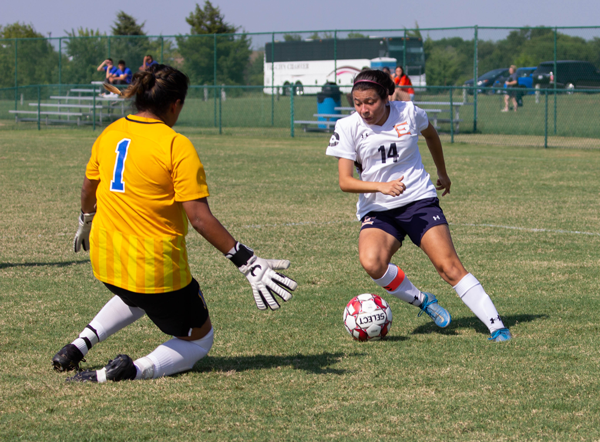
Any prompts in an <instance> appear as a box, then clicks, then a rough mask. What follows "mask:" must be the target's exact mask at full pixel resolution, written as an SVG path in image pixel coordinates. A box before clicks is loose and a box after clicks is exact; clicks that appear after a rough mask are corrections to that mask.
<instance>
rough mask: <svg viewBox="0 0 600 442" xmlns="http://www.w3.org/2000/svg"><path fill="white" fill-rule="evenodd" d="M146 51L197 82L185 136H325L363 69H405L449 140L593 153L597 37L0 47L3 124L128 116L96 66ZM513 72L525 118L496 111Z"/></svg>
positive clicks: (344, 37) (177, 40) (305, 34)
mask: <svg viewBox="0 0 600 442" xmlns="http://www.w3.org/2000/svg"><path fill="white" fill-rule="evenodd" d="M148 54H150V55H152V56H153V57H154V59H155V60H156V61H158V62H162V63H166V64H171V65H173V66H176V67H178V68H179V69H181V70H183V71H184V72H185V73H186V74H187V75H188V76H189V77H190V80H191V84H192V85H193V86H192V87H191V88H190V92H189V99H188V100H187V103H186V107H185V110H184V113H183V114H182V116H181V119H180V122H179V123H178V124H179V125H180V126H182V127H190V128H191V127H196V128H200V129H202V130H207V131H208V130H210V131H219V132H221V133H223V132H224V133H228V132H230V131H233V130H234V128H244V130H246V131H247V130H251V129H252V128H257V129H261V130H262V131H263V132H264V131H265V130H266V129H269V128H270V129H272V133H277V134H281V133H283V132H285V133H289V134H290V135H292V136H307V135H313V134H319V133H321V132H327V131H328V130H329V129H331V125H332V124H333V122H334V120H335V119H336V117H335V114H339V113H341V114H345V113H348V112H349V110H348V109H343V108H348V107H349V106H350V103H348V101H347V100H346V97H345V94H346V93H347V92H348V91H349V89H350V87H351V84H352V81H353V78H354V76H355V75H356V74H357V73H358V72H359V71H360V70H361V69H362V68H364V67H371V68H378V69H382V68H383V67H385V66H387V67H389V68H390V69H391V70H392V72H393V70H394V67H395V66H396V65H401V66H403V67H404V70H405V72H406V73H407V74H408V75H409V77H410V78H411V80H412V83H413V85H414V86H415V93H416V94H415V101H416V102H417V103H418V105H420V106H422V107H423V108H428V114H429V116H430V119H431V120H432V122H435V124H436V126H437V127H438V128H439V130H440V132H441V133H442V134H443V137H448V138H449V140H450V141H466V140H467V139H469V140H477V141H478V142H488V143H492V142H493V143H496V142H498V143H505V142H506V143H509V144H527V145H549V146H580V147H596V146H597V145H598V140H599V139H600V133H599V130H597V129H596V124H595V121H596V119H595V118H596V117H597V115H596V114H597V111H596V108H597V107H598V106H597V104H598V97H600V96H599V95H597V94H595V93H594V92H600V72H599V71H598V67H599V66H600V27H586V28H566V27H557V28H544V27H539V28H490V27H477V26H473V27H461V28H443V29H440V28H436V29H401V30H398V29H378V30H324V31H300V32H287V33H278V32H272V33H252V34H216V35H178V36H104V35H100V36H87V37H74V36H69V37H58V38H33V39H4V40H0V69H1V71H2V72H3V74H4V75H3V76H1V77H0V124H2V126H0V128H4V129H13V128H19V127H27V126H30V125H35V126H39V127H40V128H45V127H51V126H52V125H55V124H71V125H74V126H75V125H89V126H91V127H93V128H95V127H96V126H98V125H100V126H104V125H105V124H106V123H107V122H108V121H111V119H113V118H117V117H118V116H119V115H121V114H122V113H125V112H126V111H127V108H126V106H125V105H124V104H123V103H118V102H117V101H115V100H113V101H111V100H110V99H109V98H110V97H100V96H99V94H100V93H101V91H100V90H99V88H100V86H98V85H96V84H93V82H98V81H101V80H102V79H103V78H104V71H98V66H99V65H100V63H101V62H102V61H103V60H104V59H106V58H107V57H111V58H112V59H113V60H114V62H115V64H116V63H117V61H118V60H125V61H126V64H127V66H128V67H130V68H131V69H132V71H134V72H135V71H137V70H138V68H139V66H140V65H141V64H142V61H143V59H144V56H146V55H148ZM567 61H568V62H567ZM511 65H516V66H517V67H518V68H519V70H518V71H517V72H518V74H519V86H520V88H521V89H520V90H519V93H518V110H519V113H517V114H514V113H511V112H504V113H502V112H501V110H503V108H505V102H504V100H505V97H506V96H507V94H506V92H507V90H506V89H505V87H504V81H505V80H506V77H507V76H508V68H509V66H511ZM473 79H475V80H473ZM333 84H335V85H336V86H338V87H339V88H340V91H341V99H340V102H339V104H338V105H336V106H333V107H331V108H329V107H323V106H322V105H320V103H319V100H320V97H319V94H322V93H323V91H324V90H325V89H324V86H325V87H330V85H333ZM38 85H39V86H38ZM596 88H598V90H597V91H596V90H595V89H596ZM508 92H509V95H510V96H509V97H508V98H509V100H508V102H509V107H511V108H512V106H513V97H512V95H515V93H514V91H512V90H508ZM75 97H77V99H76V98H75ZM94 97H95V98H94ZM419 103H421V104H419ZM431 103H439V104H431ZM336 107H337V108H342V109H336ZM79 114H80V115H79ZM325 114H334V116H329V117H324V116H322V115H325ZM517 115H518V118H516V116H517ZM299 121H304V122H312V123H299ZM540 137H541V138H540ZM540 140H541V141H540Z"/></svg>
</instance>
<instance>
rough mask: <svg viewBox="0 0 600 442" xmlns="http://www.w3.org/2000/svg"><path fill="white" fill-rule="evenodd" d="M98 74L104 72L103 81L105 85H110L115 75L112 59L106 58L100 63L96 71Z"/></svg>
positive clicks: (115, 70)
mask: <svg viewBox="0 0 600 442" xmlns="http://www.w3.org/2000/svg"><path fill="white" fill-rule="evenodd" d="M96 70H97V71H98V72H100V71H106V75H105V77H104V81H105V82H106V83H111V79H112V78H113V77H114V76H115V75H116V74H117V70H118V69H117V68H116V66H115V65H114V64H113V60H112V58H107V59H106V60H104V61H103V62H102V64H100V66H98V69H96Z"/></svg>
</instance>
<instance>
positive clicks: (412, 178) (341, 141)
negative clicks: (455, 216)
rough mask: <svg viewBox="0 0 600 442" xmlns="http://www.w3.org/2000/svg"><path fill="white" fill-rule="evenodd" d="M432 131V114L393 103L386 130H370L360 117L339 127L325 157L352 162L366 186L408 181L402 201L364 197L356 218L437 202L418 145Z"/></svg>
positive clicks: (348, 119) (342, 121) (374, 195)
mask: <svg viewBox="0 0 600 442" xmlns="http://www.w3.org/2000/svg"><path fill="white" fill-rule="evenodd" d="M428 125H429V119H428V118H427V113H426V112H425V111H424V110H423V109H420V108H418V107H416V106H415V105H414V104H413V103H412V102H404V101H392V102H390V115H389V117H388V119H387V121H386V122H385V123H384V124H383V126H375V125H369V124H367V123H365V122H364V120H363V119H362V118H361V116H360V115H359V114H358V112H355V113H354V114H352V115H350V116H349V117H346V118H342V119H340V120H338V121H337V123H336V125H335V132H334V134H333V136H332V137H331V140H330V142H329V147H328V148H327V151H326V154H327V155H330V156H333V157H337V158H346V159H348V160H352V161H354V162H355V164H356V169H357V171H358V174H359V178H360V179H361V180H362V181H373V182H388V181H392V180H395V179H398V178H400V177H401V176H404V180H403V181H402V182H403V183H404V184H405V185H406V190H405V191H404V193H403V194H402V195H400V196H396V197H394V196H389V195H384V194H382V193H379V192H375V193H361V194H360V195H359V198H358V203H357V205H356V207H357V213H356V215H357V217H358V219H361V218H362V217H363V216H365V215H366V214H367V213H369V212H372V211H374V212H382V211H385V210H390V209H394V208H396V207H402V206H405V205H407V204H409V203H412V202H413V201H418V200H422V199H425V198H433V197H435V196H437V194H436V191H435V187H434V185H433V183H432V182H431V180H430V179H429V174H428V173H427V172H426V171H425V168H424V167H423V161H422V160H421V154H420V152H419V147H418V145H417V141H418V138H419V133H420V132H421V131H422V130H425V129H426V128H427V126H428Z"/></svg>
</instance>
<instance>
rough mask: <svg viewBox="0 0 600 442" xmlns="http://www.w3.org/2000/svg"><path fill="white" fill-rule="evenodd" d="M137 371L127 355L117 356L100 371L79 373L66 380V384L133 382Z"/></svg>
mask: <svg viewBox="0 0 600 442" xmlns="http://www.w3.org/2000/svg"><path fill="white" fill-rule="evenodd" d="M136 373H137V370H136V368H135V365H134V364H133V360H132V359H131V358H130V357H129V356H127V355H118V356H117V357H116V358H114V359H113V360H111V361H108V364H106V367H104V368H103V369H102V370H86V371H80V372H79V373H77V374H76V375H75V376H73V377H71V378H67V382H100V383H102V382H106V381H113V382H119V381H125V380H130V381H132V380H134V379H135V375H136Z"/></svg>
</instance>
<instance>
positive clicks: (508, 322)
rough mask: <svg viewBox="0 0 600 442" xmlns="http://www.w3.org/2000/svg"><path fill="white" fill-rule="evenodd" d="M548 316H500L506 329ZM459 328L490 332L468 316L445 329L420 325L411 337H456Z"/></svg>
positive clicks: (451, 323)
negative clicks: (427, 335) (431, 335)
mask: <svg viewBox="0 0 600 442" xmlns="http://www.w3.org/2000/svg"><path fill="white" fill-rule="evenodd" d="M547 318H548V315H507V316H502V322H504V325H505V326H507V327H508V328H511V327H513V326H514V325H516V324H518V323H519V322H532V321H535V320H537V319H547ZM460 328H473V329H475V331H477V332H478V333H481V334H484V335H489V334H490V332H489V330H488V329H487V327H486V326H485V325H484V324H483V323H482V322H481V321H480V320H479V319H477V318H476V317H475V316H469V317H466V318H452V322H450V325H449V326H448V327H446V328H439V327H438V326H436V325H435V324H434V323H433V322H428V323H427V324H424V325H420V326H419V327H417V328H415V329H414V330H413V332H412V334H413V335H425V334H428V333H440V334H443V335H456V334H457V333H456V330H458V329H460Z"/></svg>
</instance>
